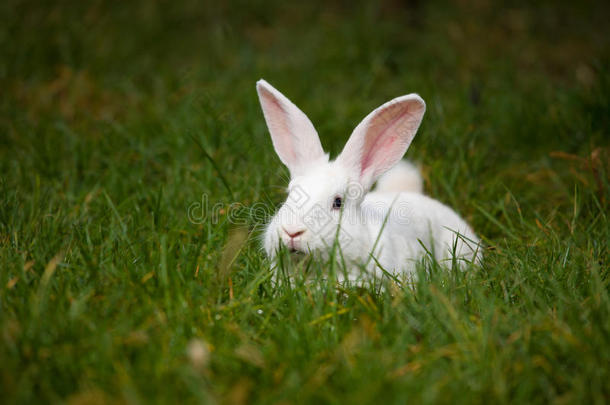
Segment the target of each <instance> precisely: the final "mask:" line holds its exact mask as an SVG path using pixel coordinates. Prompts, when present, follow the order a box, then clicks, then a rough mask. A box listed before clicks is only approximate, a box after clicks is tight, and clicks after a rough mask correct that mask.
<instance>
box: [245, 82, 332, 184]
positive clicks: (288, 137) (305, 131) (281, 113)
mask: <svg viewBox="0 0 610 405" xmlns="http://www.w3.org/2000/svg"><path fill="white" fill-rule="evenodd" d="M256 91H257V92H258V98H259V100H260V103H261V107H262V109H263V114H264V115H265V121H267V127H268V128H269V133H270V134H271V140H272V141H273V147H274V148H275V151H276V152H277V154H278V156H279V157H280V160H281V161H282V163H284V164H285V165H286V166H287V167H288V169H289V170H290V174H291V176H293V177H294V176H295V175H298V174H301V173H302V172H303V171H304V169H305V168H306V167H307V166H308V165H309V164H311V163H313V162H315V161H317V160H318V159H320V158H321V157H326V155H325V154H324V150H323V149H322V145H321V144H320V138H319V137H318V133H317V132H316V129H315V128H314V127H313V124H312V123H311V121H309V118H307V116H306V115H305V114H304V113H303V111H301V110H299V108H298V107H297V106H296V105H294V104H293V103H292V102H291V101H290V100H288V99H287V98H286V97H285V96H284V95H283V94H282V93H280V92H279V91H277V90H276V89H275V88H273V86H271V85H270V84H269V83H267V82H266V81H264V80H259V81H258V82H257V83H256ZM326 159H328V157H326Z"/></svg>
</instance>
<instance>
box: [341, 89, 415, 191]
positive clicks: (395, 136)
mask: <svg viewBox="0 0 610 405" xmlns="http://www.w3.org/2000/svg"><path fill="white" fill-rule="evenodd" d="M425 111H426V103H425V102H424V100H423V99H422V98H421V97H420V96H418V95H417V94H409V95H406V96H402V97H398V98H395V99H394V100H391V101H388V102H387V103H385V104H383V105H382V106H381V107H379V108H377V109H376V110H374V111H373V112H371V113H370V114H369V115H367V116H366V117H365V118H364V119H363V120H362V122H361V123H360V124H358V126H357V127H356V129H354V132H353V133H352V135H351V136H350V138H349V140H348V141H347V144H346V145H345V147H344V148H343V151H342V152H341V154H340V155H339V157H338V158H337V161H338V162H341V164H342V165H344V166H345V167H346V168H347V169H348V170H353V171H354V172H355V173H356V176H357V178H358V179H359V180H360V183H361V184H362V186H363V187H364V188H365V189H367V190H368V189H370V188H371V187H372V185H373V183H374V182H375V180H377V178H378V177H379V176H381V175H382V174H383V173H384V172H386V171H387V170H388V169H390V168H391V167H392V166H394V164H395V163H396V162H398V161H399V160H400V159H401V158H402V157H403V155H404V154H405V152H406V151H407V148H408V147H409V145H410V144H411V141H412V140H413V138H414V137H415V133H416V132H417V128H419V124H420V123H421V120H422V118H423V116H424V112H425Z"/></svg>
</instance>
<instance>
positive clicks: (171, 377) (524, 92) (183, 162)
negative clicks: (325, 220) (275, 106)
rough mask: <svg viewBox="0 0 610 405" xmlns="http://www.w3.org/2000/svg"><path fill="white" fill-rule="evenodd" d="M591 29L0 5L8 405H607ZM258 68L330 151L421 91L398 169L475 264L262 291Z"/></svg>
mask: <svg viewBox="0 0 610 405" xmlns="http://www.w3.org/2000/svg"><path fill="white" fill-rule="evenodd" d="M608 11H609V10H608V6H607V4H595V3H588V2H577V3H573V2H572V3H569V4H565V5H557V4H555V3H550V2H549V3H545V2H542V3H537V4H536V5H531V4H529V3H528V4H525V3H524V4H520V3H518V2H517V3H514V4H513V5H512V6H510V7H504V8H501V9H499V8H493V7H492V6H491V4H489V3H487V2H479V1H476V2H475V1H473V2H457V3H445V2H442V1H438V2H416V1H414V2H405V3H404V4H402V3H399V2H392V1H388V2H384V3H382V4H381V5H373V4H368V3H362V4H360V5H357V6H354V5H353V4H351V3H350V4H347V3H342V2H334V3H331V4H326V5H323V4H315V3H311V4H309V5H300V6H297V5H287V4H282V3H277V4H275V3H269V2H264V3H263V2H245V1H243V2H234V3H232V4H224V5H220V4H214V5H213V6H212V5H207V6H206V5H203V4H198V3H196V2H194V1H181V2H150V1H134V2H128V3H125V2H116V3H107V2H97V1H95V2H71V1H59V2H55V3H54V4H50V3H49V4H47V3H44V2H39V3H37V2H31V1H17V0H9V1H5V2H3V3H2V5H1V6H0V19H1V21H0V22H1V23H0V84H1V86H2V96H1V97H0V397H2V398H3V400H2V402H3V403H41V402H42V403H70V404H82V403H123V402H126V403H164V402H177V401H179V402H185V403H198V402H199V403H227V404H229V403H230V404H238V403H295V402H296V403H373V402H375V403H407V402H409V403H488V402H490V401H495V402H497V403H509V402H513V403H523V402H528V403H549V402H552V403H595V404H602V403H607V402H608V401H609V400H610V388H609V387H610V385H609V384H608V381H609V380H610V371H609V365H610V322H609V319H610V300H609V294H608V289H609V288H608V287H609V286H608V283H609V274H608V267H609V264H608V261H609V256H608V242H609V232H610V231H609V230H610V225H609V222H608V213H609V210H608V201H609V199H610V191H609V190H610V188H609V184H608V174H609V173H610V170H609V157H608V156H609V155H608V151H609V146H610V145H609V143H610V142H609V141H608V139H609V135H610V134H609V132H610V120H609V117H610V73H609V69H608V68H609V67H610V40H609V38H610V32H609V28H608V24H607V21H606V16H607V15H608ZM260 77H264V78H265V79H267V80H268V81H269V82H271V83H272V84H273V85H274V86H276V87H277V88H279V89H281V91H283V92H284V93H285V94H286V95H287V96H289V97H290V98H291V99H292V100H294V101H295V102H296V103H297V104H298V105H299V106H300V107H301V108H302V109H303V110H304V111H305V112H306V113H307V114H308V115H309V116H310V117H311V118H312V120H313V122H314V123H315V124H316V126H317V128H318V130H319V132H320V134H321V136H322V142H323V144H324V146H325V147H326V149H327V150H329V151H330V152H331V153H332V154H333V155H336V154H337V153H338V152H339V151H340V149H341V147H342V145H343V144H344V142H345V140H346V139H347V137H348V135H349V133H350V131H351V129H352V128H353V127H354V126H355V125H356V123H357V122H359V120H360V119H361V118H362V117H364V116H365V115H366V114H367V113H368V112H369V111H370V110H372V109H373V108H375V107H376V106H378V105H380V104H381V103H383V102H384V101H387V100H388V99H390V98H392V97H395V96H398V95H401V94H404V93H409V92H418V93H419V94H421V95H422V96H423V98H424V99H425V100H426V101H427V104H428V111H427V114H426V116H425V118H424V123H423V125H422V127H421V129H420V132H419V134H418V135H417V137H416V139H415V141H414V143H413V145H412V147H411V149H410V150H409V152H408V157H410V158H411V159H414V160H416V161H419V162H421V163H422V165H423V168H424V175H425V178H426V191H427V193H428V194H430V195H432V196H434V197H435V198H438V199H439V200H441V201H443V202H445V203H447V204H449V205H451V206H452V207H454V208H455V209H456V210H457V211H458V212H460V213H461V214H463V216H464V217H465V218H467V219H468V221H469V222H470V223H471V224H472V225H473V227H474V228H475V229H476V231H477V232H478V234H479V235H481V237H482V238H483V239H484V241H485V243H486V245H487V248H486V252H485V260H484V263H483V266H482V267H481V268H480V269H479V270H477V271H470V272H467V273H459V272H455V271H446V270H442V269H439V268H438V267H437V266H435V265H434V263H429V264H428V265H427V266H426V267H425V268H422V270H421V274H420V278H419V281H418V282H417V283H416V285H405V286H399V285H398V284H396V283H394V284H390V287H388V289H386V290H385V291H383V292H379V291H377V290H376V289H374V288H365V289H353V288H347V289H336V288H335V286H334V285H332V283H329V282H328V281H327V280H326V279H325V277H324V276H323V274H319V275H318V276H316V279H315V281H314V284H313V285H308V284H304V283H296V284H295V285H294V286H292V287H291V286H289V285H282V286H274V285H273V284H272V283H271V280H270V275H271V270H270V264H269V263H268V261H267V260H266V259H265V257H264V255H263V253H262V251H261V249H260V245H259V243H258V239H257V236H258V235H259V233H260V230H261V227H262V224H263V223H264V218H265V215H266V213H268V212H269V211H273V207H276V206H277V205H278V204H279V203H281V202H282V199H283V197H284V194H283V189H282V187H284V186H285V180H286V176H287V170H286V169H284V168H283V167H282V166H281V164H280V162H279V159H277V157H276V156H275V155H274V152H273V150H272V147H271V142H270V139H269V136H268V133H267V131H266V128H265V126H264V121H263V117H262V114H261V112H260V109H259V106H258V101H257V98H256V94H255V91H254V83H255V81H256V80H257V79H259V78H260ZM221 174H222V176H221ZM197 203H198V204H199V205H197ZM235 203H239V204H242V208H241V209H239V210H236V209H231V206H230V204H234V205H233V208H235V207H236V205H235ZM193 204H195V205H193ZM189 207H192V211H190V212H191V215H190V217H189V215H188V212H189ZM245 207H258V208H260V207H268V208H267V211H265V210H256V211H251V210H248V209H246V208H245ZM197 210H199V211H197ZM212 212H215V213H216V215H212ZM228 213H235V215H236V216H235V217H228ZM237 220H239V221H237ZM235 222H239V223H240V225H235V224H234V223H235ZM313 268H314V269H317V271H318V272H320V271H326V270H327V269H326V268H325V266H324V264H319V263H318V264H313ZM298 269H299V267H298V266H296V267H295V266H291V265H287V266H286V269H285V270H288V271H298Z"/></svg>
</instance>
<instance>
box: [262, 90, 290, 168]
mask: <svg viewBox="0 0 610 405" xmlns="http://www.w3.org/2000/svg"><path fill="white" fill-rule="evenodd" d="M263 92H264V99H265V104H266V105H265V106H264V107H265V108H264V109H263V113H264V114H265V117H266V118H267V125H268V126H269V129H270V133H271V137H272V139H273V142H274V144H275V149H276V150H277V152H278V154H280V158H281V159H283V160H284V161H285V162H291V161H294V160H296V153H295V151H294V148H293V147H292V142H291V139H290V123H289V122H288V119H287V117H286V116H287V115H288V113H287V111H286V110H285V109H284V107H283V106H282V104H281V103H280V102H279V100H278V99H277V98H275V97H274V96H273V95H272V94H271V93H269V92H268V91H267V90H263Z"/></svg>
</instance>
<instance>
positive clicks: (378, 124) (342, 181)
mask: <svg viewBox="0 0 610 405" xmlns="http://www.w3.org/2000/svg"><path fill="white" fill-rule="evenodd" d="M256 88H257V92H258V96H259V100H260V104H261V107H262V110H263V114H264V117H265V121H266V122H267V127H268V128H269V132H270V134H271V140H272V142H273V147H274V148H275V151H276V152H277V155H278V156H279V158H280V160H281V161H282V163H284V165H286V167H287V168H288V170H289V171H290V177H291V179H290V183H289V185H288V197H287V199H286V201H285V202H284V204H283V205H282V206H281V208H280V209H279V210H278V212H277V213H276V215H275V216H274V217H273V219H272V220H271V222H270V223H269V224H268V226H267V229H266V232H265V236H264V248H265V250H266V252H267V254H268V255H269V256H270V257H274V256H275V254H276V252H277V249H278V248H279V247H280V245H281V246H284V247H285V248H287V249H288V250H290V251H292V252H301V253H320V254H321V255H322V256H325V255H326V254H327V253H328V252H329V251H330V249H331V247H332V246H333V244H334V243H336V242H338V243H339V244H340V247H341V249H342V251H343V253H344V254H346V255H347V256H349V257H353V256H362V255H365V256H366V255H367V254H368V249H369V246H370V239H371V238H374V235H373V236H371V235H369V233H368V232H367V229H366V226H365V225H364V221H365V220H366V219H364V218H362V217H361V210H360V205H361V203H362V201H363V199H364V197H365V195H366V193H367V192H368V191H369V190H370V189H371V187H372V185H373V183H374V182H375V181H376V180H377V178H379V176H381V175H382V174H383V173H384V172H386V171H387V170H389V169H390V168H391V167H392V166H394V164H396V163H397V162H398V161H399V160H400V159H401V158H402V156H403V155H404V153H405V152H406V150H407V148H408V147H409V144H410V143H411V141H412V140H413V137H414V136H415V133H416V132H417V129H418V127H419V125H420V123H421V120H422V117H423V115H424V112H425V108H426V107H425V103H424V101H423V100H422V98H421V97H419V96H418V95H417V94H409V95H406V96H402V97H398V98H395V99H393V100H391V101H389V102H387V103H385V104H383V105H382V106H380V107H379V108H377V109H376V110H374V111H373V112H371V113H370V114H369V115H367V116H366V117H365V118H364V119H363V120H362V122H361V123H360V124H359V125H358V126H357V127H356V129H354V131H353V133H352V135H351V136H350V138H349V140H348V142H347V144H346V145H345V147H344V149H343V151H342V152H341V153H340V155H339V156H338V157H337V158H336V159H335V160H334V161H330V160H329V157H328V154H326V153H324V150H323V149H322V145H321V144H320V139H319V137H318V134H317V132H316V130H315V128H314V126H313V125H312V123H311V121H310V120H309V119H308V118H307V116H306V115H305V114H304V113H303V112H302V111H301V110H300V109H299V108H298V107H297V106H295V105H294V104H293V103H292V102H291V101H290V100H288V98H286V97H285V96H284V95H283V94H281V93H280V92H279V91H278V90H276V89H275V88H273V87H272V86H271V85H270V84H269V83H267V82H266V81H264V80H260V81H259V82H258V83H257V85H256ZM381 221H383V218H381Z"/></svg>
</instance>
